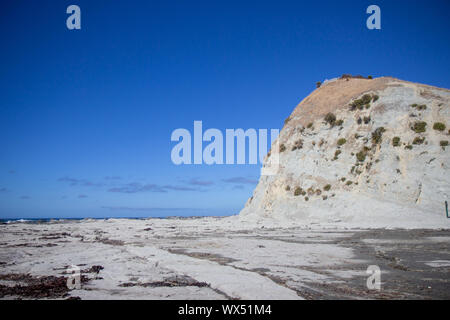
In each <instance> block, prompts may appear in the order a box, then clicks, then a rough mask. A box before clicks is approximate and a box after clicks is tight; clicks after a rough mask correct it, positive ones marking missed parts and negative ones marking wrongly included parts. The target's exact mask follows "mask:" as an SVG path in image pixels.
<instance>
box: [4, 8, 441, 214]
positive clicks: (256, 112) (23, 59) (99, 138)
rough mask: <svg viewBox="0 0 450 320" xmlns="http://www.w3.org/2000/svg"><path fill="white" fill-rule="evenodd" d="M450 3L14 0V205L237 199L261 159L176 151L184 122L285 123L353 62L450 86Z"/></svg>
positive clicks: (78, 209)
mask: <svg viewBox="0 0 450 320" xmlns="http://www.w3.org/2000/svg"><path fill="white" fill-rule="evenodd" d="M71 4H76V5H79V6H80V7H81V13H82V21H81V26H82V29H81V30H77V31H70V30H68V29H67V28H66V18H67V16H68V15H67V14H66V8H67V6H69V5H71ZM370 4H377V5H379V6H380V8H381V18H382V29H381V30H372V31H371V30H368V29H367V28H366V22H365V21H366V19H367V17H368V15H367V14H366V13H365V11H366V8H367V7H368V6H369V5H370ZM449 14H450V1H446V0H443V1H437V0H429V1H414V0H409V1H404V0H395V1H378V0H377V1H363V0H362V1H361V0H355V1H337V0H333V1H324V0H322V1H299V0H296V1H287V2H285V1H260V0H259V1H229V0H227V1H211V0H209V1H170V0H164V1H123V0H115V1H97V0H95V1H94V0H89V1H85V0H71V1H54V0H39V1H31V0H30V1H17V0H4V1H1V3H0V38H1V42H2V44H1V50H0V60H1V69H0V70H1V71H0V99H1V100H0V147H1V153H0V218H12V217H89V216H90V217H103V216H164V215H205V214H207V215H209V214H211V215H222V214H235V213H237V212H238V211H239V210H240V209H241V208H242V207H243V205H244V203H245V201H246V200H247V199H248V197H249V196H251V194H252V191H253V188H254V187H255V185H256V181H257V179H258V177H259V166H255V165H234V166H226V165H223V166H217V165H216V166H206V165H202V166H175V165H174V164H172V162H171V159H170V152H171V149H172V147H173V146H174V145H175V144H174V143H173V142H171V141H170V135H171V133H172V131H173V130H174V129H176V128H188V129H191V130H192V126H193V121H194V120H202V121H203V125H204V127H205V128H219V129H221V130H225V128H245V129H246V128H281V126H282V124H283V120H284V119H285V118H286V117H287V116H288V115H289V114H290V113H291V111H292V110H293V108H294V107H295V106H296V105H297V103H298V102H300V101H301V99H303V98H304V97H306V96H307V95H308V94H309V93H310V92H311V91H312V90H314V87H315V83H316V81H323V80H324V79H327V78H333V77H336V76H339V75H341V74H343V73H352V74H362V75H366V76H367V75H372V76H374V77H377V76H384V75H389V76H395V77H398V78H401V79H405V80H410V81H415V82H422V83H426V84H430V85H435V86H439V87H445V88H450V67H449V66H450V64H449V62H450V61H449V59H450V43H449V42H450V34H449V30H450V19H448V17H449Z"/></svg>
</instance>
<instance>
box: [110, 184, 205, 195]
mask: <svg viewBox="0 0 450 320" xmlns="http://www.w3.org/2000/svg"><path fill="white" fill-rule="evenodd" d="M108 191H109V192H120V193H139V192H168V191H199V190H198V189H197V188H192V187H186V186H179V185H170V184H168V185H163V186H161V185H158V184H153V183H151V184H142V183H139V182H132V183H128V184H125V185H123V186H120V187H114V188H110V189H109V190H108Z"/></svg>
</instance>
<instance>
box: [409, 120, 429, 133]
mask: <svg viewBox="0 0 450 320" xmlns="http://www.w3.org/2000/svg"><path fill="white" fill-rule="evenodd" d="M426 126H427V123H426V122H425V121H416V122H414V124H413V126H412V127H411V130H412V131H414V132H416V133H422V132H425V131H426V130H427V129H426Z"/></svg>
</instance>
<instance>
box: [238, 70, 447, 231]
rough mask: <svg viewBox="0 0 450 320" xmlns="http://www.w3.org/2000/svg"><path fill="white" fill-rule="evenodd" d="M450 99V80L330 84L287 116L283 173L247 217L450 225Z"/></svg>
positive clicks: (264, 184) (267, 181)
mask: <svg viewBox="0 0 450 320" xmlns="http://www.w3.org/2000/svg"><path fill="white" fill-rule="evenodd" d="M449 106H450V90H447V89H440V88H436V87H431V86H426V85H421V84H415V83H411V82H406V81H402V80H398V79H394V78H388V77H382V78H377V79H373V80H369V79H354V78H351V79H338V80H333V81H330V82H327V83H325V84H323V85H322V86H321V87H320V88H318V89H317V90H315V91H314V92H312V93H311V94H310V95H309V96H308V97H307V98H305V99H304V100H303V101H302V102H301V103H300V104H299V105H298V106H297V107H296V108H295V110H294V111H293V112H292V114H291V116H290V117H289V118H288V119H286V121H285V125H284V127H283V129H282V130H281V132H280V135H279V137H278V142H279V150H280V154H279V157H280V167H279V170H278V173H277V174H276V175H273V176H261V178H260V181H259V183H258V185H257V187H256V189H255V190H254V193H253V196H252V197H251V198H250V199H249V200H248V202H247V204H246V205H245V208H244V209H243V210H242V211H241V213H240V216H241V218H243V219H258V218H268V217H269V218H273V219H278V220H284V221H301V222H304V223H313V222H318V223H320V222H331V223H333V222H354V223H356V224H357V225H359V226H374V227H408V226H411V227H419V226H423V227H431V226H433V227H438V226H442V227H450V223H449V221H450V219H447V218H446V214H445V205H444V201H445V200H447V201H448V200H450V199H449V195H450V181H449V178H450V175H449V165H450V163H449V159H450V156H449V148H450V146H449V147H446V146H445V145H446V144H447V143H448V141H450V135H449V129H450V128H449V127H450V107H449ZM444 126H445V127H444ZM273 152H274V150H272V151H271V152H270V153H269V155H268V156H267V157H266V159H265V163H267V162H268V161H269V160H270V159H269V158H270V157H271V156H273Z"/></svg>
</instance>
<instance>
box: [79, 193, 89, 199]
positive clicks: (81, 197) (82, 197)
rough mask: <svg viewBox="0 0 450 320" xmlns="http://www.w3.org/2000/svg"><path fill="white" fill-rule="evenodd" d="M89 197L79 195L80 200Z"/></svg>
mask: <svg viewBox="0 0 450 320" xmlns="http://www.w3.org/2000/svg"><path fill="white" fill-rule="evenodd" d="M87 197H88V196H87V195H85V194H80V195H78V198H79V199H84V198H87Z"/></svg>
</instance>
